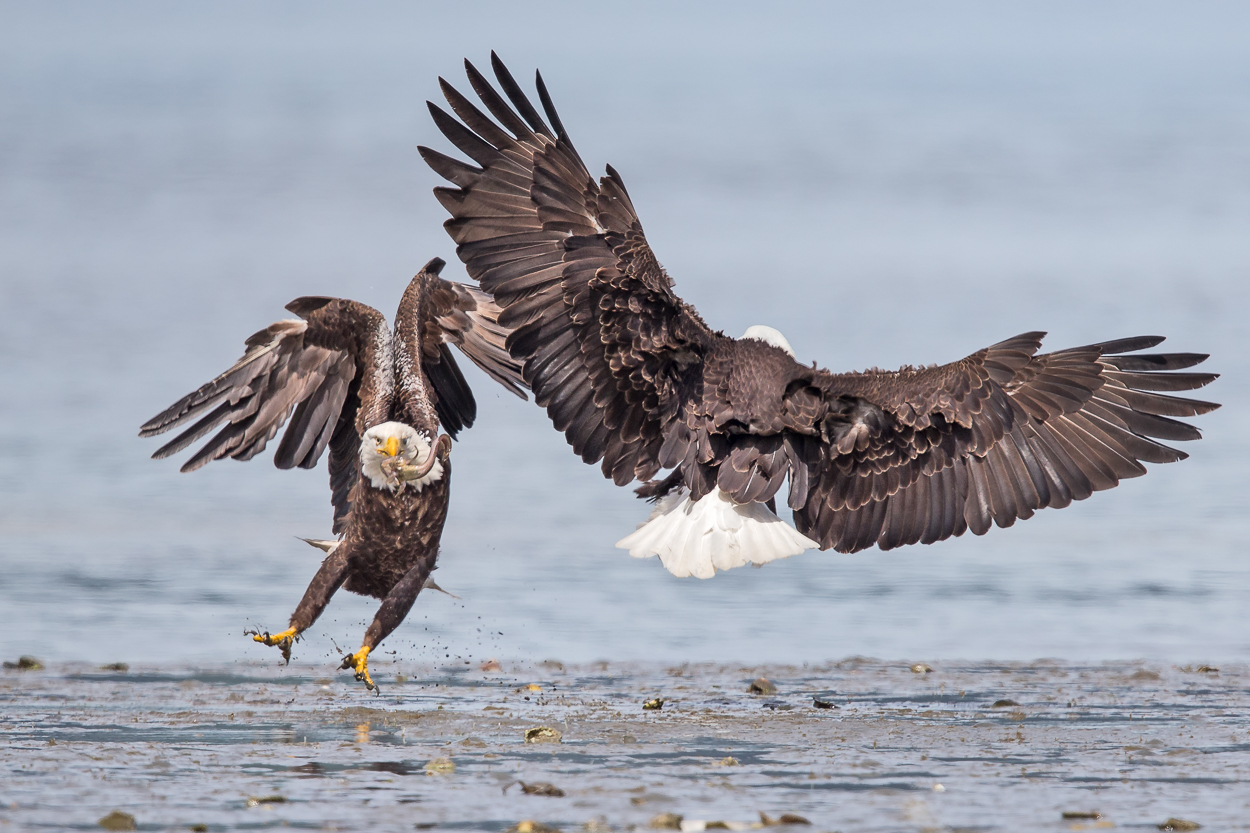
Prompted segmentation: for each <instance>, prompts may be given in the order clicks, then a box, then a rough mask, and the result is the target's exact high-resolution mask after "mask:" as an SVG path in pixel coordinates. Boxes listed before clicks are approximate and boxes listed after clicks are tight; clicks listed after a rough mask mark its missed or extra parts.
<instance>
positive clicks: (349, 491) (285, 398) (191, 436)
mask: <svg viewBox="0 0 1250 833" xmlns="http://www.w3.org/2000/svg"><path fill="white" fill-rule="evenodd" d="M444 265H445V264H444V262H443V261H442V260H441V259H440V258H435V259H433V260H431V261H430V262H429V263H428V264H426V266H425V267H424V268H423V269H422V270H421V272H420V273H419V274H418V275H417V276H416V277H414V278H413V279H412V281H411V282H410V283H409V284H408V288H407V290H406V291H405V292H404V295H403V298H402V300H401V301H400V304H399V311H398V313H397V314H396V316H395V326H394V329H393V330H392V328H391V326H390V325H389V324H388V323H387V321H386V317H385V316H383V315H382V313H380V312H378V311H377V310H376V309H373V308H372V307H369V306H366V305H365V304H361V303H359V302H357V301H351V300H347V299H344V298H325V297H305V298H296V299H295V300H294V301H292V302H291V303H289V304H287V309H288V310H290V311H291V312H293V313H294V314H295V315H298V316H299V318H298V319H293V320H284V321H278V322H276V323H274V324H270V325H269V326H268V327H266V328H265V329H263V330H261V331H260V332H258V333H256V334H254V335H253V336H251V337H250V338H249V339H248V340H247V350H246V352H245V353H244V354H243V358H241V359H239V361H237V362H236V363H235V364H234V366H233V367H231V368H230V369H229V370H227V371H226V372H225V373H222V374H221V375H220V376H218V377H217V378H215V379H213V380H212V381H211V382H209V383H207V384H205V385H203V386H201V387H200V388H198V389H197V390H195V391H194V392H192V393H190V394H188V395H186V396H184V397H183V398H181V399H179V400H178V401H177V402H175V403H174V404H173V405H170V406H169V407H168V408H166V409H165V410H164V411H162V412H161V413H159V414H157V415H156V416H155V417H153V418H152V419H150V420H148V421H147V422H146V423H144V425H143V427H142V429H140V432H139V436H141V437H151V436H155V435H157V434H163V433H165V432H166V431H170V430H172V429H174V428H184V426H185V428H184V430H183V431H182V433H180V434H178V436H176V437H174V439H173V440H171V441H170V442H168V443H167V444H165V445H164V446H162V447H161V448H159V449H158V450H157V451H156V453H155V454H153V455H152V456H153V457H154V458H157V459H159V458H164V457H169V456H171V455H173V454H177V453H178V452H180V451H182V450H183V449H185V448H187V447H188V446H190V445H192V444H193V443H195V442H197V441H198V440H200V439H201V438H203V437H206V436H208V435H209V434H213V432H214V431H216V433H215V434H213V436H212V437H211V438H210V439H209V440H208V442H206V443H205V444H204V445H203V446H202V447H201V448H200V449H199V450H198V451H196V452H195V454H193V455H192V456H191V459H189V460H188V461H187V462H186V463H185V464H184V465H183V466H182V471H184V472H188V471H194V470H196V469H198V468H200V467H201V466H204V465H206V464H207V463H209V462H211V461H213V460H220V459H222V458H224V457H232V458H234V459H236V460H250V459H251V458H252V457H255V456H256V455H257V454H259V453H260V452H261V451H263V450H264V448H265V446H266V444H268V442H269V441H270V440H272V439H273V438H274V437H275V436H277V433H278V431H279V430H280V429H281V428H282V426H283V424H284V423H287V422H288V420H289V425H287V429H286V433H284V434H283V435H282V441H281V442H280V443H279V444H278V449H277V451H276V452H275V453H274V464H275V465H277V467H278V468H280V469H289V468H295V467H297V466H298V467H300V468H305V469H311V468H314V467H315V466H316V465H317V461H318V460H320V459H321V456H322V454H323V453H324V452H325V451H326V449H327V448H328V449H329V451H330V455H329V456H330V462H329V467H330V492H331V502H332V503H333V505H334V525H333V531H334V534H335V535H336V536H338V537H337V538H336V539H335V540H330V541H313V540H309V539H305V540H308V541H309V543H310V544H314V545H316V546H319V547H320V548H321V549H323V550H325V551H326V557H325V560H324V561H322V564H321V569H319V570H318V571H317V574H316V575H315V576H314V577H313V580H312V582H311V583H310V584H309V585H308V589H307V590H306V591H305V593H304V597H303V599H302V600H301V601H300V603H299V605H298V606H297V607H296V608H295V612H294V613H293V614H291V619H290V623H289V627H288V628H287V629H286V630H283V631H281V632H279V633H274V634H271V633H268V632H265V633H255V634H253V636H254V638H255V639H256V641H258V642H262V643H264V644H265V645H273V646H277V647H278V648H280V649H281V651H282V655H283V657H284V658H285V659H287V660H290V657H291V645H292V643H293V642H294V641H295V640H296V639H298V638H299V637H300V634H302V633H303V632H304V631H306V630H307V629H308V628H309V627H311V626H312V624H313V622H315V621H316V620H317V617H318V616H320V615H321V612H322V610H324V609H325V607H326V605H327V604H328V603H329V601H330V597H331V596H333V595H334V593H335V592H336V591H337V590H338V589H339V588H340V587H346V588H347V589H348V590H349V591H351V592H353V593H359V594H361V595H365V596H373V597H375V598H378V599H381V600H382V605H381V607H379V609H378V612H377V615H376V616H375V617H374V619H373V622H372V623H371V624H370V625H369V628H368V630H366V631H365V635H364V639H363V640H362V642H361V646H360V648H359V650H357V651H356V652H355V653H353V654H349V655H347V657H345V658H344V660H343V668H346V669H350V670H352V671H354V672H355V675H356V679H357V680H360V681H363V682H364V683H365V684H366V685H367V686H368V687H369V688H370V689H376V686H375V685H374V682H373V679H372V678H371V677H370V675H369V669H368V657H369V653H370V652H371V651H373V650H375V649H376V648H377V646H378V644H379V643H380V642H381V641H382V640H383V639H385V638H386V637H387V636H388V635H389V634H390V633H391V632H392V631H394V630H395V628H397V627H398V626H399V624H400V623H401V622H403V621H404V617H405V616H407V615H408V611H409V610H411V608H412V606H413V604H414V603H415V601H416V598H417V594H418V593H420V592H421V590H422V589H423V588H424V587H427V586H436V585H432V582H431V581H430V573H431V572H432V571H433V570H434V567H435V562H436V560H437V559H438V545H439V539H440V538H441V536H442V531H443V523H444V521H445V520H446V519H447V503H448V496H449V489H450V485H451V458H450V449H451V439H450V437H455V436H456V434H457V433H458V432H459V431H460V430H462V429H464V428H467V427H469V426H471V425H473V421H474V419H475V418H476V416H477V404H476V402H475V401H474V399H473V392H472V390H470V389H469V385H468V383H467V382H466V381H465V378H464V376H463V375H462V374H461V372H460V368H459V367H458V366H457V365H456V360H455V357H454V356H452V354H451V350H450V349H449V345H455V346H456V347H458V348H459V349H460V351H461V352H463V353H464V354H465V355H466V356H468V357H469V359H470V360H472V361H473V363H474V364H476V365H477V366H478V367H480V368H481V369H482V370H483V371H485V372H486V373H487V375H489V376H491V377H492V378H493V379H495V380H496V381H498V382H499V383H500V384H502V385H504V386H505V387H507V388H508V389H510V390H512V391H513V392H514V393H516V394H517V395H518V396H521V397H522V398H525V393H524V392H523V391H522V390H521V388H520V387H519V386H518V384H517V383H518V382H519V381H520V374H519V371H520V366H519V364H518V363H517V362H516V360H514V359H513V358H512V357H511V356H509V354H508V352H507V350H506V349H505V347H504V339H505V337H506V335H507V330H506V329H504V328H502V327H500V326H499V325H498V323H497V322H496V318H497V317H498V314H499V308H498V307H496V306H495V304H494V302H493V301H492V300H491V298H490V296H489V295H487V294H486V293H484V292H482V291H480V290H478V289H476V288H474V287H470V286H465V285H463V284H459V283H455V282H454V281H448V280H444V279H443V278H441V277H439V273H440V272H441V270H442V268H443V266H444ZM219 426H220V429H219ZM440 426H441V427H442V430H443V431H444V432H446V433H442V434H440V433H439V427H440Z"/></svg>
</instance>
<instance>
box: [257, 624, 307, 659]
mask: <svg viewBox="0 0 1250 833" xmlns="http://www.w3.org/2000/svg"><path fill="white" fill-rule="evenodd" d="M247 633H249V634H250V635H251V637H252V640H253V641H255V642H259V643H261V644H262V645H277V646H278V648H279V649H281V651H282V658H283V659H284V660H286V661H287V662H290V661H291V645H292V643H294V642H295V640H297V639H299V631H297V630H296V629H295V628H287V629H286V630H284V631H282V633H275V634H272V635H271V634H270V633H269V631H265V632H264V633H260V632H259V631H248V632H247Z"/></svg>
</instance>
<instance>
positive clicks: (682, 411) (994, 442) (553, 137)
mask: <svg viewBox="0 0 1250 833" xmlns="http://www.w3.org/2000/svg"><path fill="white" fill-rule="evenodd" d="M491 62H492V67H493V69H494V73H495V76H496V79H497V81H498V84H499V88H500V89H501V90H502V94H500V92H499V91H497V90H496V89H495V88H494V87H493V86H492V85H491V83H490V82H489V81H488V80H487V79H486V77H485V76H484V75H482V74H481V73H480V72H479V71H478V70H477V69H476V68H475V67H473V65H472V64H470V63H468V62H466V64H465V66H466V71H467V73H468V77H469V82H470V84H471V85H472V87H473V90H474V91H475V92H476V93H477V95H478V97H479V99H480V100H481V102H482V104H483V106H485V108H486V111H488V112H489V115H487V113H484V112H483V111H482V110H480V109H479V108H478V107H477V106H476V105H474V104H473V103H472V102H470V101H469V99H468V98H467V97H465V96H463V95H461V94H460V93H459V92H458V91H457V90H456V89H455V88H453V87H452V86H451V85H449V84H447V83H446V82H445V81H441V84H442V89H443V92H444V94H445V96H446V98H447V101H448V103H449V104H450V106H451V109H452V111H453V113H454V114H455V115H454V116H453V115H451V114H448V113H446V112H444V111H443V110H442V109H440V108H439V107H437V106H436V105H434V104H430V112H431V114H432V116H433V118H434V121H435V124H436V125H437V126H438V127H439V129H440V130H441V131H442V132H443V134H444V135H445V136H446V137H447V138H448V139H449V140H450V141H451V142H452V144H454V145H455V146H456V147H457V148H458V149H459V150H460V151H461V152H463V153H464V154H465V155H467V156H468V157H469V158H470V159H472V160H473V162H474V163H476V164H467V163H465V162H462V161H459V160H457V159H454V158H452V157H449V156H446V155H444V154H442V153H439V152H437V151H434V150H431V149H429V148H421V153H422V156H423V157H424V158H425V160H426V161H427V162H428V163H429V165H430V166H431V167H432V168H433V169H434V170H435V171H436V172H437V173H438V174H440V175H441V176H443V177H444V178H445V179H447V180H448V181H449V182H451V183H452V185H453V186H454V187H444V188H437V189H435V194H436V196H437V197H438V199H439V201H440V202H441V203H442V205H443V206H444V207H445V208H446V209H447V210H448V212H449V213H450V214H451V215H452V217H451V219H450V220H448V221H447V223H446V224H445V226H446V229H447V231H448V233H449V234H450V235H451V237H452V239H454V240H455V241H456V243H457V254H458V255H459V256H460V258H461V260H463V261H464V263H465V265H466V267H467V268H468V271H469V274H470V275H471V276H472V277H473V278H475V279H476V280H478V281H479V283H480V284H481V286H482V288H483V289H485V290H486V291H488V292H490V293H492V294H493V295H494V297H495V299H496V301H497V302H498V303H499V305H500V307H501V308H502V312H501V313H500V316H499V323H500V324H501V325H503V326H505V327H507V328H510V329H511V330H512V332H511V334H510V335H509V336H508V340H507V346H508V349H509V351H510V352H511V354H512V356H513V357H514V358H515V359H517V360H518V361H520V362H523V363H524V367H523V374H524V379H525V382H526V384H528V385H529V387H530V388H532V390H533V391H534V394H535V400H536V401H537V402H538V404H539V405H541V406H543V407H544V408H546V409H547V412H548V414H549V415H550V417H551V420H552V422H553V424H554V425H555V427H556V428H557V429H558V430H559V431H561V432H563V433H564V435H565V437H566V438H567V440H568V442H569V443H570V445H572V447H573V450H574V451H575V452H576V453H577V454H578V455H580V456H581V457H582V459H583V460H585V461H586V462H588V463H596V462H601V466H602V470H603V473H604V475H605V476H607V477H609V478H611V479H612V480H613V481H615V482H616V483H617V484H619V485H625V484H627V483H629V482H630V481H633V480H640V481H644V482H643V485H642V487H640V488H639V490H638V491H639V494H640V495H642V496H645V497H650V498H656V497H660V496H662V495H663V494H665V493H666V492H668V491H669V490H671V489H672V488H674V487H675V486H678V485H684V486H685V487H687V488H689V489H690V491H691V492H692V495H691V497H692V499H694V498H698V497H700V496H702V495H704V494H706V493H708V492H709V491H710V490H711V489H712V488H713V487H714V486H718V487H719V488H720V489H722V490H724V491H725V492H727V493H729V494H730V495H731V496H732V497H733V499H734V500H735V501H736V502H738V503H751V502H760V503H764V502H768V501H770V500H771V499H772V498H773V497H774V495H775V494H776V493H777V491H778V490H779V489H780V487H781V486H782V485H783V484H784V482H785V481H786V479H787V478H788V479H789V482H790V493H789V504H790V507H791V509H793V510H794V518H795V523H796V525H797V527H798V529H799V530H800V531H801V532H803V533H805V534H807V535H809V536H811V537H814V538H815V539H816V540H818V541H819V543H820V546H821V548H822V549H827V548H833V549H837V550H840V551H843V552H851V551H855V550H859V549H863V548H865V547H869V546H873V545H874V544H875V545H878V546H880V547H882V548H885V549H888V548H891V547H895V546H901V545H903V544H909V543H921V542H922V543H931V542H933V541H938V540H942V539H944V538H948V537H951V536H955V535H960V534H962V533H963V532H965V531H966V530H969V529H971V530H972V531H973V532H974V533H977V534H981V533H984V532H986V531H987V530H988V529H989V527H990V525H991V524H997V525H998V526H1010V525H1011V524H1012V523H1014V522H1015V520H1016V519H1017V518H1027V517H1030V516H1031V515H1032V514H1033V513H1034V512H1035V511H1036V510H1037V509H1040V508H1043V507H1047V506H1050V507H1062V506H1066V505H1068V504H1069V503H1070V502H1071V501H1073V500H1081V499H1083V498H1085V497H1088V496H1089V495H1090V494H1092V493H1093V492H1095V491H1098V490H1101V489H1107V488H1110V487H1112V486H1115V485H1116V484H1117V483H1118V482H1119V481H1120V480H1121V479H1123V478H1126V477H1134V476H1137V475H1140V474H1142V473H1144V472H1145V468H1144V466H1143V465H1142V463H1143V462H1154V463H1160V462H1171V461H1174V460H1179V459H1182V458H1183V457H1184V456H1185V455H1184V454H1183V453H1182V452H1179V451H1176V450H1175V449H1172V448H1169V447H1168V446H1166V445H1163V444H1162V443H1161V442H1159V440H1168V441H1171V440H1189V439H1196V438H1197V437H1198V436H1199V434H1198V431H1197V429H1195V428H1193V427H1192V426H1190V425H1188V424H1185V423H1182V422H1178V421H1177V420H1176V419H1174V417H1186V416H1194V415H1196V414H1201V413H1205V412H1207V411H1209V410H1211V409H1213V408H1215V407H1217V406H1216V405H1215V404H1214V403H1209V402H1202V401H1198V400H1191V399H1184V398H1180V397H1174V396H1168V395H1166V394H1163V393H1160V392H1159V391H1184V390H1193V389H1196V388H1199V387H1201V386H1203V385H1205V384H1207V383H1208V382H1210V381H1211V380H1213V379H1214V378H1215V375H1214V374H1207V373H1177V372H1173V371H1178V370H1184V369H1185V368H1188V367H1191V366H1193V365H1195V364H1198V363H1199V362H1201V361H1202V360H1203V359H1205V358H1206V356H1204V355H1198V354H1146V355H1141V354H1138V355H1128V354H1133V353H1136V351H1139V350H1143V349H1148V348H1150V347H1154V346H1155V345H1157V344H1158V343H1159V342H1161V341H1162V339H1161V338H1157V337H1139V338H1131V339H1124V340H1121V341H1117V342H1107V343H1103V344H1094V345H1089V346H1086V347H1079V348H1073V349H1070V350H1063V351H1059V352H1056V353H1049V354H1042V355H1038V354H1037V350H1038V348H1039V346H1040V344H1041V336H1042V334H1041V333H1026V334H1023V335H1020V336H1017V337H1015V338H1012V339H1008V340H1007V341H1004V342H1001V343H999V344H996V345H994V346H992V347H989V348H986V349H984V350H981V351H978V352H976V353H974V354H972V355H971V356H968V357H967V358H965V359H962V360H960V361H957V362H953V363H951V364H947V365H943V366H940V367H928V368H903V369H901V370H899V371H893V372H886V371H875V370H874V371H869V372H866V373H846V374H834V373H830V372H828V371H825V370H822V369H819V368H816V367H815V366H814V365H813V366H805V365H802V364H799V363H798V362H796V361H795V360H794V359H793V358H792V357H791V356H790V355H789V354H788V353H786V352H785V351H783V350H781V349H779V348H777V347H774V346H772V345H769V344H766V343H764V342H761V341H756V340H751V339H745V340H738V339H732V338H728V337H726V336H724V335H723V334H722V333H719V332H713V331H712V330H711V329H710V328H709V327H707V325H706V324H704V323H703V321H702V319H701V318H700V317H699V316H698V314H697V313H696V312H695V311H694V309H693V308H692V307H690V305H688V304H686V303H685V302H684V301H682V300H681V299H680V298H678V297H677V295H676V294H675V293H674V292H673V288H672V287H673V284H672V281H671V280H670V278H669V276H668V275H667V273H666V272H665V271H664V269H663V268H662V267H661V266H660V264H659V262H658V261H657V259H656V257H655V255H654V254H653V253H652V251H651V249H650V247H649V246H648V245H647V241H646V237H645V235H644V234H643V230H642V225H641V223H640V222H639V220H638V217H637V214H636V212H635V211H634V207H633V204H632V202H631V201H630V198H629V195H628V193H627V192H626V190H625V186H624V184H623V182H622V180H621V177H620V176H619V175H618V174H617V173H616V171H614V170H613V169H612V168H611V166H609V167H608V168H607V175H606V176H604V177H602V178H601V179H599V180H598V181H596V180H595V179H594V178H592V177H591V176H590V174H589V172H588V170H587V168H586V166H585V164H584V163H583V162H582V159H581V157H580V156H579V155H578V153H577V151H576V150H575V148H574V147H573V144H572V142H571V141H570V140H569V138H568V136H567V134H566V133H565V130H564V127H563V125H562V124H561V122H560V119H559V116H558V115H557V114H556V112H555V108H554V107H553V106H552V104H551V99H550V96H549V95H548V93H547V90H546V87H545V85H544V84H543V81H542V78H541V76H538V77H537V87H538V92H539V97H540V100H541V102H542V105H543V109H544V111H545V113H546V116H547V119H546V121H544V119H543V118H542V116H541V115H540V114H539V113H538V111H537V109H535V108H534V106H533V105H532V104H531V103H530V101H529V100H528V98H527V97H526V96H525V94H524V93H523V92H522V90H521V88H520V86H519V85H518V84H517V82H516V81H515V79H514V78H513V77H512V75H511V74H510V73H509V72H508V70H507V68H506V67H504V65H503V63H502V62H501V61H499V59H498V57H497V56H494V55H493V54H492V56H491ZM457 117H458V119H457ZM667 468H673V469H674V472H673V474H671V475H669V476H667V477H665V478H663V479H662V480H653V479H652V478H654V477H655V476H656V475H657V473H658V472H659V471H660V470H661V469H667Z"/></svg>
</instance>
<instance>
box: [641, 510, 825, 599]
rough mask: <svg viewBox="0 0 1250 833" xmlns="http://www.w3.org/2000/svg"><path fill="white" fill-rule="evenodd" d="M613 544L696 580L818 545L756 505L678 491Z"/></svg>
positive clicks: (763, 562)
mask: <svg viewBox="0 0 1250 833" xmlns="http://www.w3.org/2000/svg"><path fill="white" fill-rule="evenodd" d="M616 545H617V546H618V547H620V548H621V549H623V550H629V554H630V555H632V556H633V557H634V558H650V557H651V556H653V555H658V556H659V557H660V562H661V563H662V564H663V565H664V567H665V569H667V570H668V571H669V572H670V573H672V574H673V575H675V576H678V577H685V576H696V577H697V578H711V577H712V576H714V575H716V571H717V570H732V569H733V568H734V567H741V566H743V565H745V564H755V565H757V566H758V565H760V564H767V563H768V562H769V561H775V560H777V559H778V558H788V557H789V556H791V555H798V554H799V553H801V552H803V551H804V550H808V549H814V548H817V547H819V546H820V545H819V544H818V543H816V542H815V541H813V540H812V539H811V538H808V537H807V536H806V535H802V534H800V533H799V531H798V530H796V529H795V528H794V527H792V526H790V525H789V524H788V523H786V522H785V521H783V520H781V518H778V517H777V516H776V515H774V514H773V513H772V512H771V511H769V509H768V507H767V506H764V505H763V504H762V503H748V504H742V505H740V504H736V503H734V502H733V499H732V498H730V497H729V495H727V494H725V493H724V492H722V491H721V490H720V489H716V490H714V491H712V492H711V493H709V494H706V495H704V496H703V497H702V498H700V499H699V500H697V501H695V502H693V503H692V502H691V501H690V495H689V493H688V492H686V491H685V490H684V489H680V490H676V491H673V492H670V493H669V494H668V495H666V496H665V497H664V498H663V499H662V500H661V501H660V502H659V503H657V504H656V505H655V509H653V510H652V511H651V517H650V518H649V519H648V520H647V521H646V523H643V524H641V525H639V527H638V530H637V531H636V532H633V533H631V534H629V535H626V536H625V537H624V538H622V539H621V540H619V541H617V542H616Z"/></svg>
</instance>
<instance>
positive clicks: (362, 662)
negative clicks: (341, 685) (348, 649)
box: [342, 645, 378, 691]
mask: <svg viewBox="0 0 1250 833" xmlns="http://www.w3.org/2000/svg"><path fill="white" fill-rule="evenodd" d="M342 667H343V668H346V669H349V670H351V671H355V672H356V679H357V680H358V681H359V682H363V683H364V684H365V688H367V689H369V690H370V691H376V690H378V687H377V686H376V685H375V684H374V682H373V678H372V677H370V676H369V648H368V647H366V646H364V645H361V646H360V650H359V651H357V652H356V653H354V654H348V655H347V656H345V657H343V665H342Z"/></svg>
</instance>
